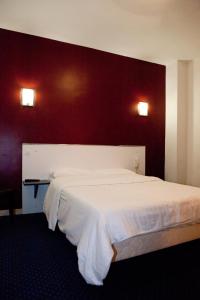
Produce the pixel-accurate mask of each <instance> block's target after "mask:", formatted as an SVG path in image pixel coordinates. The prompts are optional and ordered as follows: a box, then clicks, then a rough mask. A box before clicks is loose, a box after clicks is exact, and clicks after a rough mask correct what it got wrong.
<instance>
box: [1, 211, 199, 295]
mask: <svg viewBox="0 0 200 300" xmlns="http://www.w3.org/2000/svg"><path fill="white" fill-rule="evenodd" d="M198 295H199V296H198ZM0 299H1V300H6V299H12V300H14V299H19V300H23V299H25V300H29V299H34V300H37V299H41V300H45V299H48V300H51V299H57V300H62V299H81V300H82V299H83V300H84V299H123V300H124V299H135V300H156V299H158V300H165V299H168V300H172V299H176V300H177V299H200V240H196V241H193V242H190V243H185V244H183V245H179V246H176V247H171V248H168V249H165V250H161V251H157V252H154V253H150V254H146V255H143V256H139V257H136V258H132V259H128V260H126V261H121V262H117V263H113V264H112V266H111V268H110V271H109V274H108V276H107V278H106V280H105V281H104V286H102V287H95V286H91V285H88V284H86V283H85V281H84V280H83V278H82V277H81V275H80V273H79V271H78V266H77V255H76V248H75V247H74V246H72V245H71V244H70V243H69V242H68V241H67V240H66V238H65V236H64V235H63V234H62V233H61V232H59V230H56V232H52V231H50V230H49V229H48V227H47V222H46V219H45V216H44V215H43V214H32V215H18V216H15V218H14V220H13V221H11V220H10V218H9V217H0Z"/></svg>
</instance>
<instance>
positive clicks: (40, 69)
mask: <svg viewBox="0 0 200 300" xmlns="http://www.w3.org/2000/svg"><path fill="white" fill-rule="evenodd" d="M0 43H1V46H0V186H1V187H13V188H15V189H16V190H18V192H19V193H18V195H20V189H21V177H22V174H21V173H22V151H21V150H22V143H23V142H26V143H69V144H71V143H73V144H103V145H146V174H147V175H154V176H159V177H162V178H163V176H164V175H163V174H164V144H165V67H164V66H162V65H158V64H153V63H148V62H144V61H140V60H136V59H132V58H127V57H123V56H120V55H115V54H111V53H107V52H103V51H98V50H94V49H90V48H86V47H81V46H76V45H71V44H67V43H62V42H58V41H53V40H49V39H45V38H40V37H36V36H31V35H27V34H22V33H17V32H13V31H9V30H4V29H0ZM22 87H27V88H34V89H35V90H36V105H35V107H33V108H30V107H22V106H21V105H20V89H21V88H22ZM141 99H148V102H149V105H150V112H149V117H139V116H138V115H137V112H136V105H137V102H138V101H139V100H141ZM16 204H17V207H20V206H21V199H20V197H18V201H17V202H16Z"/></svg>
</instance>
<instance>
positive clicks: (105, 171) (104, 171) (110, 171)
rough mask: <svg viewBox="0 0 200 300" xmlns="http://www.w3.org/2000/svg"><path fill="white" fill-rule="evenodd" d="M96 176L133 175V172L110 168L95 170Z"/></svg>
mask: <svg viewBox="0 0 200 300" xmlns="http://www.w3.org/2000/svg"><path fill="white" fill-rule="evenodd" d="M94 172H95V173H96V174H105V175H112V174H119V175H120V174H133V173H135V172H134V171H131V170H128V169H123V168H111V169H97V170H94Z"/></svg>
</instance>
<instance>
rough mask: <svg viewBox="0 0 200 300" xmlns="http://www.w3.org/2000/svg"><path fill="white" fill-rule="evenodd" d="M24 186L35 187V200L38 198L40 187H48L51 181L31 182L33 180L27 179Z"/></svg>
mask: <svg viewBox="0 0 200 300" xmlns="http://www.w3.org/2000/svg"><path fill="white" fill-rule="evenodd" d="M23 184H24V185H26V186H27V185H33V186H34V198H36V197H37V193H38V187H39V186H40V185H48V184H50V180H47V179H42V180H31V179H25V180H24V181H23Z"/></svg>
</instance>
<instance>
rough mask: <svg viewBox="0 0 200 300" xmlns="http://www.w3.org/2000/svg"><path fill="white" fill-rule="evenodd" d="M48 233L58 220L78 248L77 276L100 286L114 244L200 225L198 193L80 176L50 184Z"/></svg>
mask: <svg viewBox="0 0 200 300" xmlns="http://www.w3.org/2000/svg"><path fill="white" fill-rule="evenodd" d="M44 211H45V213H46V216H47V220H48V224H49V228H50V229H52V230H54V229H55V225H56V222H57V221H58V224H59V227H60V229H61V230H62V231H63V232H64V233H65V234H66V237H67V238H68V239H69V240H70V241H71V242H72V243H73V244H74V245H76V246H77V253H78V264H79V271H80V273H81V274H82V275H83V277H84V278H85V280H86V282H87V283H90V284H95V285H101V284H103V279H104V278H105V277H106V275H107V272H108V270H109V267H110V264H111V261H112V257H113V250H112V244H113V243H115V242H120V241H122V240H124V239H127V238H130V237H132V236H136V235H140V234H144V233H148V232H154V231H159V230H162V229H166V228H170V227H175V226H178V225H183V224H187V223H194V222H199V221H200V189H199V188H195V187H191V186H185V185H180V184H175V183H169V182H165V181H162V180H160V179H158V178H155V177H147V176H142V175H136V174H134V173H133V174H130V173H128V174H120V175H115V174H113V175H109V176H108V175H103V174H92V175H84V176H83V175H79V176H67V177H63V178H58V179H55V180H53V181H52V182H51V184H50V186H49V189H48V191H47V194H46V197H45V203H44Z"/></svg>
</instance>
